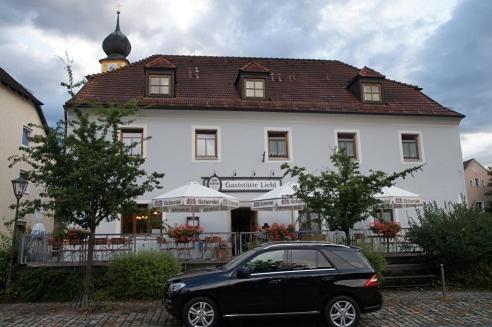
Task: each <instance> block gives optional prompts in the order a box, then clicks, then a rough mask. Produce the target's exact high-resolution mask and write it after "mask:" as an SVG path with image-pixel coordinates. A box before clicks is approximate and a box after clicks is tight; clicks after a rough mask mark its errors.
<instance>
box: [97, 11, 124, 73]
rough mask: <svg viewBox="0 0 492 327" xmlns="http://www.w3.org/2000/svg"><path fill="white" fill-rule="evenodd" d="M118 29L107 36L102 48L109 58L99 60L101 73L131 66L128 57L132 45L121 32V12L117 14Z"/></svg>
mask: <svg viewBox="0 0 492 327" xmlns="http://www.w3.org/2000/svg"><path fill="white" fill-rule="evenodd" d="M116 13H117V15H118V16H117V18H116V29H115V30H114V32H113V33H111V34H109V35H108V36H106V38H105V39H104V41H103V44H102V48H103V50H104V52H105V53H106V55H107V57H106V58H104V59H101V60H99V62H100V63H101V72H103V73H104V72H107V71H110V70H114V69H117V68H121V67H124V66H126V65H128V64H129V62H128V60H127V59H126V57H127V56H128V55H129V54H130V51H132V45H131V44H130V41H128V38H127V37H126V35H125V34H123V33H122V32H121V31H120V11H119V10H118V11H117V12H116Z"/></svg>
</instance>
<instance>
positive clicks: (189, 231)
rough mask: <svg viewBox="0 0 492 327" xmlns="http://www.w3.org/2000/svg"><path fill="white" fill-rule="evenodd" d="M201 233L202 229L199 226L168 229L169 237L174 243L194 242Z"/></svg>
mask: <svg viewBox="0 0 492 327" xmlns="http://www.w3.org/2000/svg"><path fill="white" fill-rule="evenodd" d="M201 233H203V228H201V227H199V226H188V225H181V226H178V227H174V228H170V229H169V237H171V238H174V240H175V242H176V243H189V242H194V241H195V240H197V239H198V237H199V236H200V234H201Z"/></svg>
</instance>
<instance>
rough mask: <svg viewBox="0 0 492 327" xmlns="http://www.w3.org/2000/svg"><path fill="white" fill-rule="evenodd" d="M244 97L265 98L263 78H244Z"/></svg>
mask: <svg viewBox="0 0 492 327" xmlns="http://www.w3.org/2000/svg"><path fill="white" fill-rule="evenodd" d="M244 97H245V98H258V99H264V98H265V80H264V79H262V78H257V79H252V78H248V79H244Z"/></svg>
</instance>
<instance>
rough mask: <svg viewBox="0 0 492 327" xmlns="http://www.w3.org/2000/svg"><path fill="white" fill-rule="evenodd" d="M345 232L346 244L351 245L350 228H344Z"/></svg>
mask: <svg viewBox="0 0 492 327" xmlns="http://www.w3.org/2000/svg"><path fill="white" fill-rule="evenodd" d="M343 232H344V233H345V244H346V245H350V229H344V230H343Z"/></svg>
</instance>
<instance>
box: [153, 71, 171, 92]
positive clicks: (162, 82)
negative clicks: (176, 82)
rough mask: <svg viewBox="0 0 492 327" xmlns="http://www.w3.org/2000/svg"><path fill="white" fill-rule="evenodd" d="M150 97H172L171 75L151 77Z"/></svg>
mask: <svg viewBox="0 0 492 327" xmlns="http://www.w3.org/2000/svg"><path fill="white" fill-rule="evenodd" d="M149 95H158V96H170V95H171V76H170V75H149Z"/></svg>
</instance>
